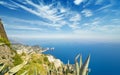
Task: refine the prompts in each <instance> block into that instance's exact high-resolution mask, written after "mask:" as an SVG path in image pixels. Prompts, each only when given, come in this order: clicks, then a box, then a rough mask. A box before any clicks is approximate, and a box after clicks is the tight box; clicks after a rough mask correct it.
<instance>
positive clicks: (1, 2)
mask: <svg viewBox="0 0 120 75" xmlns="http://www.w3.org/2000/svg"><path fill="white" fill-rule="evenodd" d="M0 5H3V6H4V7H8V8H9V9H12V10H15V9H16V8H17V6H15V5H13V4H10V3H7V2H4V1H0Z"/></svg>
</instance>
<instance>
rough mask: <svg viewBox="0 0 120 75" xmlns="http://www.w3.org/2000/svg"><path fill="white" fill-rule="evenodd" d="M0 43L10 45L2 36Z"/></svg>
mask: <svg viewBox="0 0 120 75" xmlns="http://www.w3.org/2000/svg"><path fill="white" fill-rule="evenodd" d="M0 43H5V44H6V45H7V46H9V47H10V42H9V41H8V40H6V39H4V38H0Z"/></svg>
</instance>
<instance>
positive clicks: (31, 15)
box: [0, 0, 120, 41]
mask: <svg viewBox="0 0 120 75" xmlns="http://www.w3.org/2000/svg"><path fill="white" fill-rule="evenodd" d="M0 18H2V22H3V23H4V26H5V29H6V32H7V34H8V36H9V38H23V39H33V38H38V39H41V38H46V39H48V38H51V39H58V38H65V39H68V38H69V39H85V40H99V41H100V40H108V41H120V0H0Z"/></svg>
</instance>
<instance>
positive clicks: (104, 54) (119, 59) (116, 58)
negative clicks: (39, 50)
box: [24, 39, 120, 75]
mask: <svg viewBox="0 0 120 75" xmlns="http://www.w3.org/2000/svg"><path fill="white" fill-rule="evenodd" d="M24 42H25V44H29V45H40V46H42V47H44V48H46V47H50V48H51V47H54V48H55V50H53V51H47V52H45V54H52V55H53V56H55V57H56V58H59V59H60V60H61V61H63V62H64V63H65V64H66V63H67V61H68V60H69V61H70V63H71V64H74V58H75V56H76V55H77V54H79V53H80V54H82V57H83V62H84V61H85V59H86V58H87V56H88V54H90V55H91V59H90V65H89V68H90V69H91V72H90V73H89V75H120V43H119V42H104V41H102V42H96V41H80V40H57V39H54V40H34V41H33V40H31V41H24Z"/></svg>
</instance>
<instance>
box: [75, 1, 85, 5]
mask: <svg viewBox="0 0 120 75" xmlns="http://www.w3.org/2000/svg"><path fill="white" fill-rule="evenodd" d="M82 2H83V0H74V4H75V5H79V4H81V3H82Z"/></svg>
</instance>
